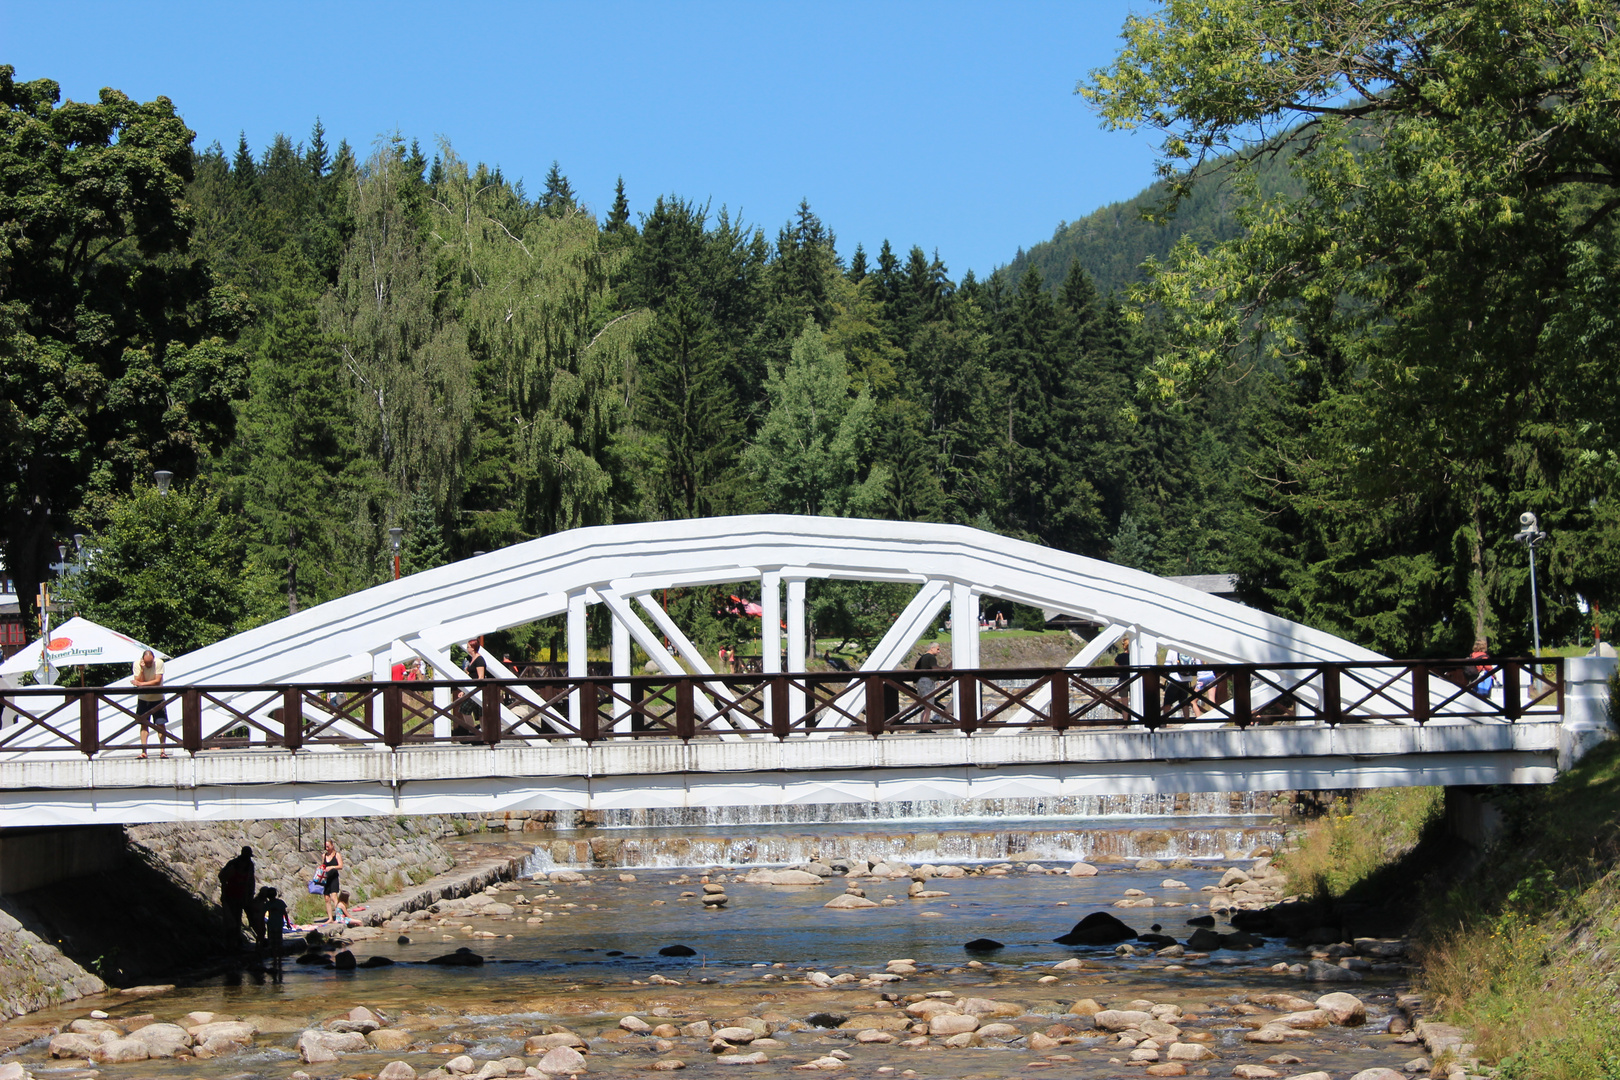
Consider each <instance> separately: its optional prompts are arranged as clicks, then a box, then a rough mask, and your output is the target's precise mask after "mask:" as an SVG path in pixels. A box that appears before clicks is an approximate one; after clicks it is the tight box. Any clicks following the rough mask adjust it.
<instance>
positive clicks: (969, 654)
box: [951, 581, 979, 720]
mask: <svg viewBox="0 0 1620 1080" xmlns="http://www.w3.org/2000/svg"><path fill="white" fill-rule="evenodd" d="M978 666H979V594H978V593H976V592H974V591H973V586H972V585H969V584H968V583H967V582H963V581H953V582H952V583H951V667H953V668H959V669H966V668H976V667H978ZM966 696H967V695H965V694H963V693H962V692H961V690H960V689H958V690H957V692H956V693H955V694H952V695H951V714H952V715H953V716H955V717H956V719H957V720H961V719H962V717H963V715H964V714H971V715H973V716H977V715H978V712H979V701H978V697H979V695H978V692H977V691H975V692H974V694H973V700H972V701H971V702H967V701H964V700H963V698H964V697H966Z"/></svg>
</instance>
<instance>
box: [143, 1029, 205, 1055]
mask: <svg viewBox="0 0 1620 1080" xmlns="http://www.w3.org/2000/svg"><path fill="white" fill-rule="evenodd" d="M129 1038H131V1039H135V1040H136V1041H138V1042H141V1043H144V1044H145V1045H146V1053H147V1056H148V1057H155V1058H157V1057H177V1056H179V1055H180V1054H181V1053H182V1052H184V1051H186V1050H189V1049H191V1036H190V1035H188V1034H186V1029H185V1028H183V1027H181V1026H179V1025H178V1024H146V1025H144V1026H142V1027H138V1028H136V1029H135V1030H134V1031H131V1032H130V1033H129Z"/></svg>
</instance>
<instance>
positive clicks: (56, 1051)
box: [50, 1032, 101, 1058]
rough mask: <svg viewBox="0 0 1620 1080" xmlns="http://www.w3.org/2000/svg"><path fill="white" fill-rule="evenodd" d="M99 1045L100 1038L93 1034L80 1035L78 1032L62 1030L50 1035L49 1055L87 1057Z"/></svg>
mask: <svg viewBox="0 0 1620 1080" xmlns="http://www.w3.org/2000/svg"><path fill="white" fill-rule="evenodd" d="M100 1045H101V1040H100V1039H98V1038H97V1037H96V1036H94V1035H81V1034H79V1033H78V1032H63V1033H62V1034H60V1035H53V1036H51V1048H50V1050H51V1057H53V1058H87V1057H89V1056H90V1055H91V1054H93V1053H95V1051H96V1048H97V1047H98V1046H100Z"/></svg>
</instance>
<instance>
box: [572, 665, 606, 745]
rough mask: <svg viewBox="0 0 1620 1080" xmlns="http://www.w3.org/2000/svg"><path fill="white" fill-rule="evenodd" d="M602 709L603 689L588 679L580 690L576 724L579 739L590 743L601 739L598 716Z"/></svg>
mask: <svg viewBox="0 0 1620 1080" xmlns="http://www.w3.org/2000/svg"><path fill="white" fill-rule="evenodd" d="M601 709H602V688H601V686H600V685H599V684H598V683H597V682H596V681H595V680H594V679H586V680H585V682H584V683H583V684H581V686H580V688H579V716H578V717H577V718H576V719H575V721H574V724H575V726H576V727H577V728H578V729H579V737H580V738H582V739H584V740H585V741H586V742H588V743H593V742H595V741H596V740H597V739H599V738H601V727H600V725H599V724H598V719H599V716H598V714H599V713H600V712H601Z"/></svg>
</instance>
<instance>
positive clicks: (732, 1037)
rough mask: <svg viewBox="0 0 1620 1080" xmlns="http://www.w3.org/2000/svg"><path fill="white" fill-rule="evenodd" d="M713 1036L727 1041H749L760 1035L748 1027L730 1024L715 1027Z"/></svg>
mask: <svg viewBox="0 0 1620 1080" xmlns="http://www.w3.org/2000/svg"><path fill="white" fill-rule="evenodd" d="M714 1037H715V1038H716V1039H724V1040H725V1041H726V1042H728V1043H751V1042H753V1041H754V1040H755V1039H757V1038H759V1037H760V1033H759V1032H757V1031H755V1030H754V1029H753V1028H750V1027H736V1026H732V1027H723V1028H717V1029H715V1033H714Z"/></svg>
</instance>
